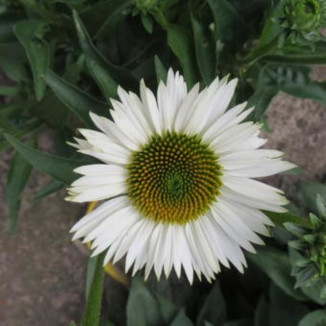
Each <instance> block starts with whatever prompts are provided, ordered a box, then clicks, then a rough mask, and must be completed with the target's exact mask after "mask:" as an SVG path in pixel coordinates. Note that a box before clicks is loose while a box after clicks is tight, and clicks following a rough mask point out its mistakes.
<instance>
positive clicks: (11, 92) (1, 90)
mask: <svg viewBox="0 0 326 326" xmlns="http://www.w3.org/2000/svg"><path fill="white" fill-rule="evenodd" d="M19 93H20V87H19V86H3V85H1V86H0V96H16V95H18V94H19Z"/></svg>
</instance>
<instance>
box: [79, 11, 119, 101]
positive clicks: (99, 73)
mask: <svg viewBox="0 0 326 326" xmlns="http://www.w3.org/2000/svg"><path fill="white" fill-rule="evenodd" d="M73 17H74V22H75V26H76V30H77V34H78V39H79V43H80V46H81V48H82V50H83V53H84V55H85V58H86V64H87V67H88V70H89V72H90V74H91V75H92V77H93V79H94V80H95V81H96V83H97V85H98V86H99V88H100V90H101V91H102V94H103V95H104V96H105V97H106V99H107V101H109V100H110V98H111V97H113V98H115V97H116V96H117V87H118V84H117V83H116V82H115V80H114V79H113V78H112V76H111V75H110V71H109V69H108V63H107V62H106V60H105V59H104V57H103V56H102V55H101V54H100V53H99V52H98V51H97V49H96V48H95V47H94V45H93V43H92V41H91V38H90V36H89V35H88V33H87V31H86V29H85V27H84V25H83V23H82V21H81V20H80V18H79V16H78V14H77V12H76V11H73Z"/></svg>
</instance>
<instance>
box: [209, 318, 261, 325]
mask: <svg viewBox="0 0 326 326" xmlns="http://www.w3.org/2000/svg"><path fill="white" fill-rule="evenodd" d="M205 326H214V325H213V324H208V323H206V324H205ZM223 326H252V322H251V320H249V319H240V320H232V321H227V322H226V323H224V324H223ZM264 326H267V325H264Z"/></svg>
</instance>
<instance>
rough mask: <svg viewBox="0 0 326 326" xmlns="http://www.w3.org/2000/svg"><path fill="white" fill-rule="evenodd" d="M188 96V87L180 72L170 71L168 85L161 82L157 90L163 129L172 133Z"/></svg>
mask: <svg viewBox="0 0 326 326" xmlns="http://www.w3.org/2000/svg"><path fill="white" fill-rule="evenodd" d="M186 96H187V85H186V83H185V82H184V79H183V77H182V76H180V75H179V73H178V72H176V74H174V73H173V71H172V69H169V72H168V76H167V83H166V85H165V84H164V83H163V82H160V84H159V87H158V90H157V102H158V108H159V110H160V114H161V119H162V123H163V128H164V129H165V130H170V131H172V128H173V125H174V121H175V118H176V114H177V112H178V109H179V107H180V105H181V103H182V102H183V101H184V99H185V97H186Z"/></svg>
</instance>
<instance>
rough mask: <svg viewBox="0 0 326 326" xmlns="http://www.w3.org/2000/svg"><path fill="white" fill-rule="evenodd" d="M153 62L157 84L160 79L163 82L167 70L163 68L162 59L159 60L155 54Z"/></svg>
mask: <svg viewBox="0 0 326 326" xmlns="http://www.w3.org/2000/svg"><path fill="white" fill-rule="evenodd" d="M154 62H155V72H156V79H157V83H158V84H159V83H160V81H161V80H162V81H163V82H164V83H165V82H166V78H167V75H168V72H167V70H166V69H165V67H164V65H163V63H162V61H161V60H160V58H159V57H158V56H157V55H156V56H155V58H154Z"/></svg>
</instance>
